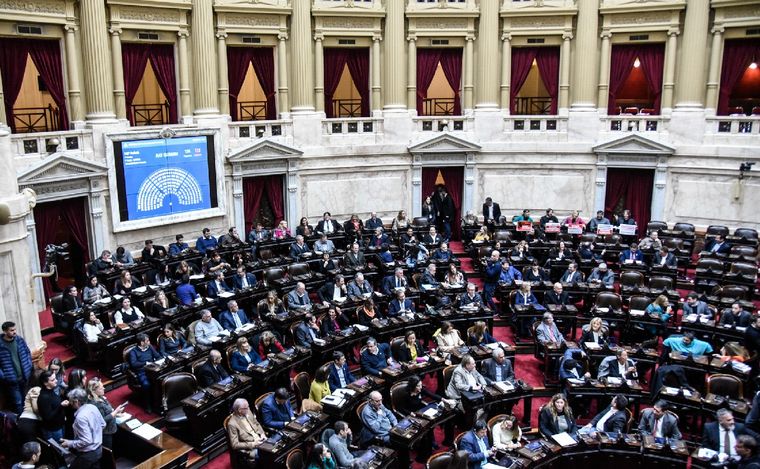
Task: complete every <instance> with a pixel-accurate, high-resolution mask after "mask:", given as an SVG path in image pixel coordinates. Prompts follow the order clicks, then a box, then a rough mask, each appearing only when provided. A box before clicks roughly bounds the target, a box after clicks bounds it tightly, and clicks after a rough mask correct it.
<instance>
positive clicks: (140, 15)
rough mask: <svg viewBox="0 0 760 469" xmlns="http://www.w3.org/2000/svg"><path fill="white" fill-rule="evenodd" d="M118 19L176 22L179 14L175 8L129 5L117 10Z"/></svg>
mask: <svg viewBox="0 0 760 469" xmlns="http://www.w3.org/2000/svg"><path fill="white" fill-rule="evenodd" d="M119 19H121V20H123V21H138V22H145V23H176V22H177V21H178V20H179V15H178V14H177V10H169V9H161V8H136V7H130V8H122V9H120V10H119Z"/></svg>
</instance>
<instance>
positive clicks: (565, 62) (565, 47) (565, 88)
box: [557, 31, 573, 109]
mask: <svg viewBox="0 0 760 469" xmlns="http://www.w3.org/2000/svg"><path fill="white" fill-rule="evenodd" d="M572 39H573V33H572V31H565V32H564V33H562V49H561V50H560V57H559V96H558V97H557V99H558V102H557V108H558V109H567V107H568V106H569V105H570V41H571V40H572Z"/></svg>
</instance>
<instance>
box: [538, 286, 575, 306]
mask: <svg viewBox="0 0 760 469" xmlns="http://www.w3.org/2000/svg"><path fill="white" fill-rule="evenodd" d="M544 304H547V305H567V304H570V295H568V293H567V292H566V291H562V284H561V283H559V282H557V283H555V284H554V288H553V289H552V291H550V292H547V293H546V294H545V295H544Z"/></svg>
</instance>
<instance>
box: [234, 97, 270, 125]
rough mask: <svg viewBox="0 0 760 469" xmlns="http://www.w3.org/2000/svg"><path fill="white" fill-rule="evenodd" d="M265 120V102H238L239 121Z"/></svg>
mask: <svg viewBox="0 0 760 469" xmlns="http://www.w3.org/2000/svg"><path fill="white" fill-rule="evenodd" d="M266 118H267V102H266V101H238V120H239V121H263V120H266Z"/></svg>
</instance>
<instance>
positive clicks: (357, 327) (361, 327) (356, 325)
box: [353, 324, 369, 332]
mask: <svg viewBox="0 0 760 469" xmlns="http://www.w3.org/2000/svg"><path fill="white" fill-rule="evenodd" d="M353 326H354V329H359V330H360V331H362V332H364V331H368V330H369V327H367V326H365V325H363V324H353Z"/></svg>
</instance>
